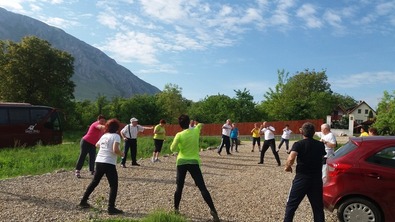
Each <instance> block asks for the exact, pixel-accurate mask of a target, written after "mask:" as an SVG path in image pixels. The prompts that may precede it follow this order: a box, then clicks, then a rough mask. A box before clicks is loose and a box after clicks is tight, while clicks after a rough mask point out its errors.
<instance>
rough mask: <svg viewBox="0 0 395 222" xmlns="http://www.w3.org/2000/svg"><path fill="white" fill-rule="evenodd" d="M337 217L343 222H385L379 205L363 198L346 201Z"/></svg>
mask: <svg viewBox="0 0 395 222" xmlns="http://www.w3.org/2000/svg"><path fill="white" fill-rule="evenodd" d="M337 217H338V219H339V220H340V221H341V222H360V221H364V222H370V221H372V222H373V221H375V222H381V221H383V218H382V215H381V211H380V209H379V208H378V207H377V205H376V204H374V203H372V202H370V201H368V200H366V199H363V198H351V199H348V200H346V201H344V202H343V203H342V204H341V205H340V206H339V209H338V211H337Z"/></svg>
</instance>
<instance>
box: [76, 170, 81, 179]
mask: <svg viewBox="0 0 395 222" xmlns="http://www.w3.org/2000/svg"><path fill="white" fill-rule="evenodd" d="M75 176H76V177H77V178H81V174H80V171H79V170H76V171H75Z"/></svg>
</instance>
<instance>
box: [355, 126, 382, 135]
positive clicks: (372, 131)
mask: <svg viewBox="0 0 395 222" xmlns="http://www.w3.org/2000/svg"><path fill="white" fill-rule="evenodd" d="M360 127H361V129H360V132H361V134H360V135H359V136H360V137H363V136H377V135H378V134H377V129H376V128H375V127H370V128H369V129H368V130H367V131H368V132H366V127H365V126H360Z"/></svg>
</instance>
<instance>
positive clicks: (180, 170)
mask: <svg viewBox="0 0 395 222" xmlns="http://www.w3.org/2000/svg"><path fill="white" fill-rule="evenodd" d="M188 171H189V173H190V174H191V176H192V178H193V180H194V181H195V184H196V186H197V187H198V188H199V190H200V193H201V194H202V196H203V199H204V201H206V203H207V205H208V206H209V207H210V210H212V211H214V212H217V211H216V210H215V207H214V203H213V199H212V198H211V195H210V193H209V191H208V190H207V187H206V184H205V183H204V179H203V175H202V171H201V170H200V166H199V165H198V164H185V165H179V166H177V179H176V183H177V189H176V192H175V193H174V209H176V210H178V209H179V206H180V201H181V196H182V190H183V188H184V183H185V176H186V174H187V172H188Z"/></svg>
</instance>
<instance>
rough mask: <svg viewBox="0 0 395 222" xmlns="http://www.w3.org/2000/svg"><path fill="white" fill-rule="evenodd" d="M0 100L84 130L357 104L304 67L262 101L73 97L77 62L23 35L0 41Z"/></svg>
mask: <svg viewBox="0 0 395 222" xmlns="http://www.w3.org/2000/svg"><path fill="white" fill-rule="evenodd" d="M0 47H1V50H0V78H1V79H2V81H0V101H6V102H27V103H31V104H39V105H47V106H53V107H57V108H60V109H62V110H63V113H64V115H65V120H66V121H65V126H66V128H67V129H86V127H87V126H88V125H89V124H90V123H91V122H92V121H94V120H95V119H96V117H97V115H98V114H103V115H105V116H107V117H108V118H117V119H119V120H120V121H122V122H125V123H126V122H128V121H129V119H130V117H132V116H134V117H137V118H138V119H139V122H140V123H141V124H146V125H153V124H156V123H158V121H159V120H160V119H165V120H166V121H167V122H168V123H177V117H178V116H179V115H180V114H183V113H187V114H189V115H190V116H191V118H193V119H196V120H198V121H200V122H205V123H223V122H224V121H225V120H226V119H232V121H234V122H256V121H264V120H265V121H283V120H303V119H325V118H326V116H327V115H328V114H330V113H331V112H332V111H333V109H334V108H335V107H337V106H342V107H343V108H345V109H347V108H350V107H353V106H355V105H357V101H356V100H355V99H354V98H352V97H350V96H348V95H341V94H338V93H336V92H333V91H332V90H331V85H330V84H329V82H328V77H327V75H326V70H321V71H315V70H309V69H305V70H303V71H301V72H296V73H294V74H292V75H291V74H290V73H289V72H285V70H278V72H277V76H278V83H277V84H276V86H275V87H274V88H269V90H268V92H266V93H265V94H264V95H262V99H263V100H262V101H261V102H259V103H257V102H254V97H253V96H252V95H251V94H250V91H249V90H248V89H246V88H244V89H242V90H240V89H235V90H234V92H235V97H229V96H227V95H223V94H218V95H209V96H206V97H205V98H204V99H202V100H200V101H197V102H194V101H192V100H189V99H186V98H184V97H183V96H182V88H181V87H179V86H178V85H175V84H172V83H168V84H166V85H165V87H164V89H163V90H162V91H161V92H159V93H157V94H155V95H148V94H140V95H133V96H131V97H130V98H122V97H113V98H107V97H106V95H98V96H97V99H96V100H95V101H90V100H83V101H78V100H76V99H75V98H74V95H73V93H74V88H75V84H74V82H73V81H72V80H71V77H72V76H73V74H74V67H73V62H74V58H73V57H72V56H71V55H70V54H69V53H67V52H64V51H61V50H58V49H55V48H53V47H52V46H51V44H50V43H49V42H47V41H45V40H41V39H39V38H37V37H34V36H27V37H24V38H23V39H22V40H21V42H20V43H15V42H12V41H0ZM394 95H395V91H394V92H393V94H392V95H391V94H390V93H388V92H384V97H383V99H382V101H381V102H380V103H379V106H378V110H377V121H376V123H375V126H377V127H378V128H379V130H381V132H385V133H386V134H394V132H395V122H394V121H395V118H394V117H395V107H394V106H395V98H394Z"/></svg>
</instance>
